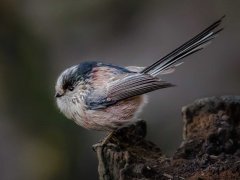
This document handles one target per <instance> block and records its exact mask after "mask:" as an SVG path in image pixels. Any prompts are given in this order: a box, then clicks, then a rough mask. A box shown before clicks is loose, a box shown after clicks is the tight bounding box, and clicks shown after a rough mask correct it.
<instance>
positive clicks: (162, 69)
mask: <svg viewBox="0 0 240 180" xmlns="http://www.w3.org/2000/svg"><path fill="white" fill-rule="evenodd" d="M224 17H225V16H223V17H221V18H220V19H219V20H218V21H216V22H214V23H213V24H212V25H210V26H209V27H207V28H206V29H204V30H203V31H202V32H201V33H199V34H198V35H196V36H195V37H193V38H192V39H190V40H189V41H187V42H186V43H184V44H183V45H181V46H180V47H178V48H177V49H175V50H174V51H172V52H171V53H169V54H167V55H166V56H164V57H162V58H161V59H159V60H158V61H157V62H155V63H153V64H152V65H150V66H148V67H146V68H145V69H143V70H142V71H141V73H146V74H150V75H152V76H157V75H158V74H166V73H171V72H172V71H174V69H175V67H176V66H178V65H180V64H182V63H183V62H181V61H180V60H182V59H183V58H185V57H187V56H189V55H191V54H193V53H195V52H198V51H200V50H202V49H203V48H204V47H205V46H206V45H208V44H209V43H210V42H211V40H212V39H214V38H215V37H216V36H217V34H218V33H219V32H220V31H222V30H223V28H219V29H217V27H219V25H220V24H221V22H222V19H223V18H224Z"/></svg>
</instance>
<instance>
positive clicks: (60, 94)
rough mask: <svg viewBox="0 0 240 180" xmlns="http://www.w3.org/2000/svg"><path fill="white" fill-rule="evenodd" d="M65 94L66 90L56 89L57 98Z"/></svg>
mask: <svg viewBox="0 0 240 180" xmlns="http://www.w3.org/2000/svg"><path fill="white" fill-rule="evenodd" d="M63 95H64V92H63V91H56V94H55V97H56V98H60V97H62V96H63Z"/></svg>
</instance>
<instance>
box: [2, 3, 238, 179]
mask: <svg viewBox="0 0 240 180" xmlns="http://www.w3.org/2000/svg"><path fill="white" fill-rule="evenodd" d="M239 8H240V3H239V2H238V1H227V0H222V1H219V0H213V1H207V0H193V1H190V0H183V1H173V0H165V1H163V0H144V1H143V0H142V1H141V0H132V1H121V0H92V1H87V0H81V1H74V0H70V1H66V0H60V1H56V0H22V1H17V0H2V1H1V2H0V162H1V163H0V179H1V180H12V179H18V180H35V179H36V180H38V179H39V180H42V179H44V180H48V179H51V180H52V179H71V180H74V179H97V159H96V155H95V153H94V152H93V151H92V149H91V145H92V144H94V143H96V142H97V141H98V140H99V139H100V138H101V137H102V136H103V135H104V134H103V133H99V132H93V131H87V130H85V129H83V128H81V127H79V126H77V125H76V124H74V123H73V122H72V121H70V120H67V119H66V118H65V117H64V116H63V115H62V114H60V113H59V111H58V109H57V108H56V105H55V100H54V86H55V81H56V79H57V77H58V75H59V73H60V72H61V71H62V70H64V69H65V68H67V67H69V66H71V65H74V64H78V63H80V62H83V61H86V60H100V61H104V62H108V63H113V64H117V65H122V66H128V65H137V66H147V65H149V64H150V63H153V62H154V61H156V60H157V59H159V58H160V57H162V56H163V55H165V54H166V53H168V52H170V51H171V50H173V49H174V48H176V47H177V46H179V45H180V44H181V43H183V42H184V41H186V40H189V39H190V38H191V37H192V36H193V35H195V34H197V33H199V32H200V31H201V30H203V29H204V28H205V27H207V26H208V25H210V24H211V23H212V22H213V21H215V20H217V19H218V18H220V17H221V16H222V15H224V14H226V15H227V17H226V18H225V20H224V23H223V26H224V27H225V30H224V31H223V32H222V33H221V34H220V36H219V37H218V38H217V39H215V40H214V42H213V43H212V44H211V45H210V46H209V47H207V48H206V49H205V50H203V51H201V52H199V53H197V54H195V55H193V56H191V57H188V58H187V59H186V61H187V62H186V61H185V62H186V63H185V64H184V65H183V66H181V67H179V68H178V69H177V71H176V72H175V73H174V74H171V75H165V76H164V77H162V78H163V79H165V80H168V81H170V82H171V83H174V84H177V85H178V86H177V87H174V88H169V89H163V90H160V91H156V92H153V93H151V94H150V103H149V104H148V106H147V107H146V108H145V109H144V112H143V113H142V115H141V118H143V119H145V120H147V122H148V137H147V138H148V139H150V140H152V141H153V142H155V143H156V144H158V145H159V146H160V147H161V148H162V150H163V151H164V152H165V153H166V154H168V155H171V153H173V152H174V151H175V149H176V148H177V147H178V146H179V144H180V142H181V139H182V125H183V122H182V119H181V107H182V106H184V105H186V104H188V103H191V102H193V101H194V100H195V99H197V98H201V97H206V96H214V95H239V90H240V83H239V77H240V59H239V58H240V52H239V47H240V36H239V32H240V21H239V18H240V11H239Z"/></svg>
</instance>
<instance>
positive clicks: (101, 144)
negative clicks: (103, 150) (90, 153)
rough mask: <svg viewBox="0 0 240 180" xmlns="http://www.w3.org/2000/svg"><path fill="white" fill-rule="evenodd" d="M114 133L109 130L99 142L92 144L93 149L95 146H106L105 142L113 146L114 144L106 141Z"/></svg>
mask: <svg viewBox="0 0 240 180" xmlns="http://www.w3.org/2000/svg"><path fill="white" fill-rule="evenodd" d="M113 134H114V131H112V132H110V133H109V134H108V135H107V136H106V137H105V138H104V139H103V140H102V141H101V142H99V143H97V144H94V145H93V146H92V148H93V150H94V151H95V150H96V148H97V147H104V146H106V145H107V144H108V145H110V146H114V147H115V145H114V144H112V143H108V141H109V140H110V139H111V138H112V135H113Z"/></svg>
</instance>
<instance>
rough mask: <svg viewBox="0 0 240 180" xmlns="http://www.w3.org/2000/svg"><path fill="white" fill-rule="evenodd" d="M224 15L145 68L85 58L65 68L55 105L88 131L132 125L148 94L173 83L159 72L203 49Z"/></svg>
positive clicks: (215, 31)
mask: <svg viewBox="0 0 240 180" xmlns="http://www.w3.org/2000/svg"><path fill="white" fill-rule="evenodd" d="M224 17H225V16H223V17H221V18H220V19H218V20H217V21H215V22H214V23H212V24H211V25H210V26H208V27H207V28H205V29H204V30H203V31H201V32H200V33H199V34H197V35H196V36H194V37H193V38H191V39H190V40H189V41H187V42H185V43H184V44H182V45H181V46H179V47H178V48H176V49H175V50H173V51H172V52H170V53H169V54H167V55H165V56H163V57H162V58H160V59H159V60H157V61H156V62H155V63H153V64H151V65H150V66H147V67H140V66H139V67H138V66H128V67H123V66H118V65H113V64H108V63H103V62H99V61H86V62H82V63H80V64H78V65H74V66H71V67H69V68H67V69H66V70H64V71H63V72H62V73H61V74H60V75H59V77H58V78H57V81H56V85H55V90H56V94H55V98H56V104H57V107H58V108H59V110H60V111H61V112H62V113H63V114H64V115H65V116H66V117H67V118H68V119H71V120H73V121H74V122H75V123H76V124H78V125H80V126H82V127H83V128H86V129H89V130H98V131H106V132H109V133H111V132H114V131H115V130H116V129H118V128H121V127H123V126H125V125H127V124H131V122H134V120H135V119H137V118H138V115H139V113H140V112H141V111H142V109H143V106H144V105H145V104H146V103H147V95H146V94H147V93H149V92H152V91H155V90H159V89H163V88H168V87H173V86H175V85H174V84H172V83H169V82H166V81H164V80H162V79H161V78H160V77H161V75H163V74H168V73H172V72H174V70H175V68H176V67H178V66H179V65H181V64H182V63H183V59H184V58H186V57H187V56H189V55H192V54H194V53H196V52H198V51H200V50H202V49H203V48H205V47H206V46H207V45H208V44H209V43H210V42H211V41H212V40H213V39H214V38H215V37H216V36H217V35H218V34H219V32H221V31H222V30H223V28H222V27H220V24H221V23H222V20H223V18H224Z"/></svg>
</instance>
